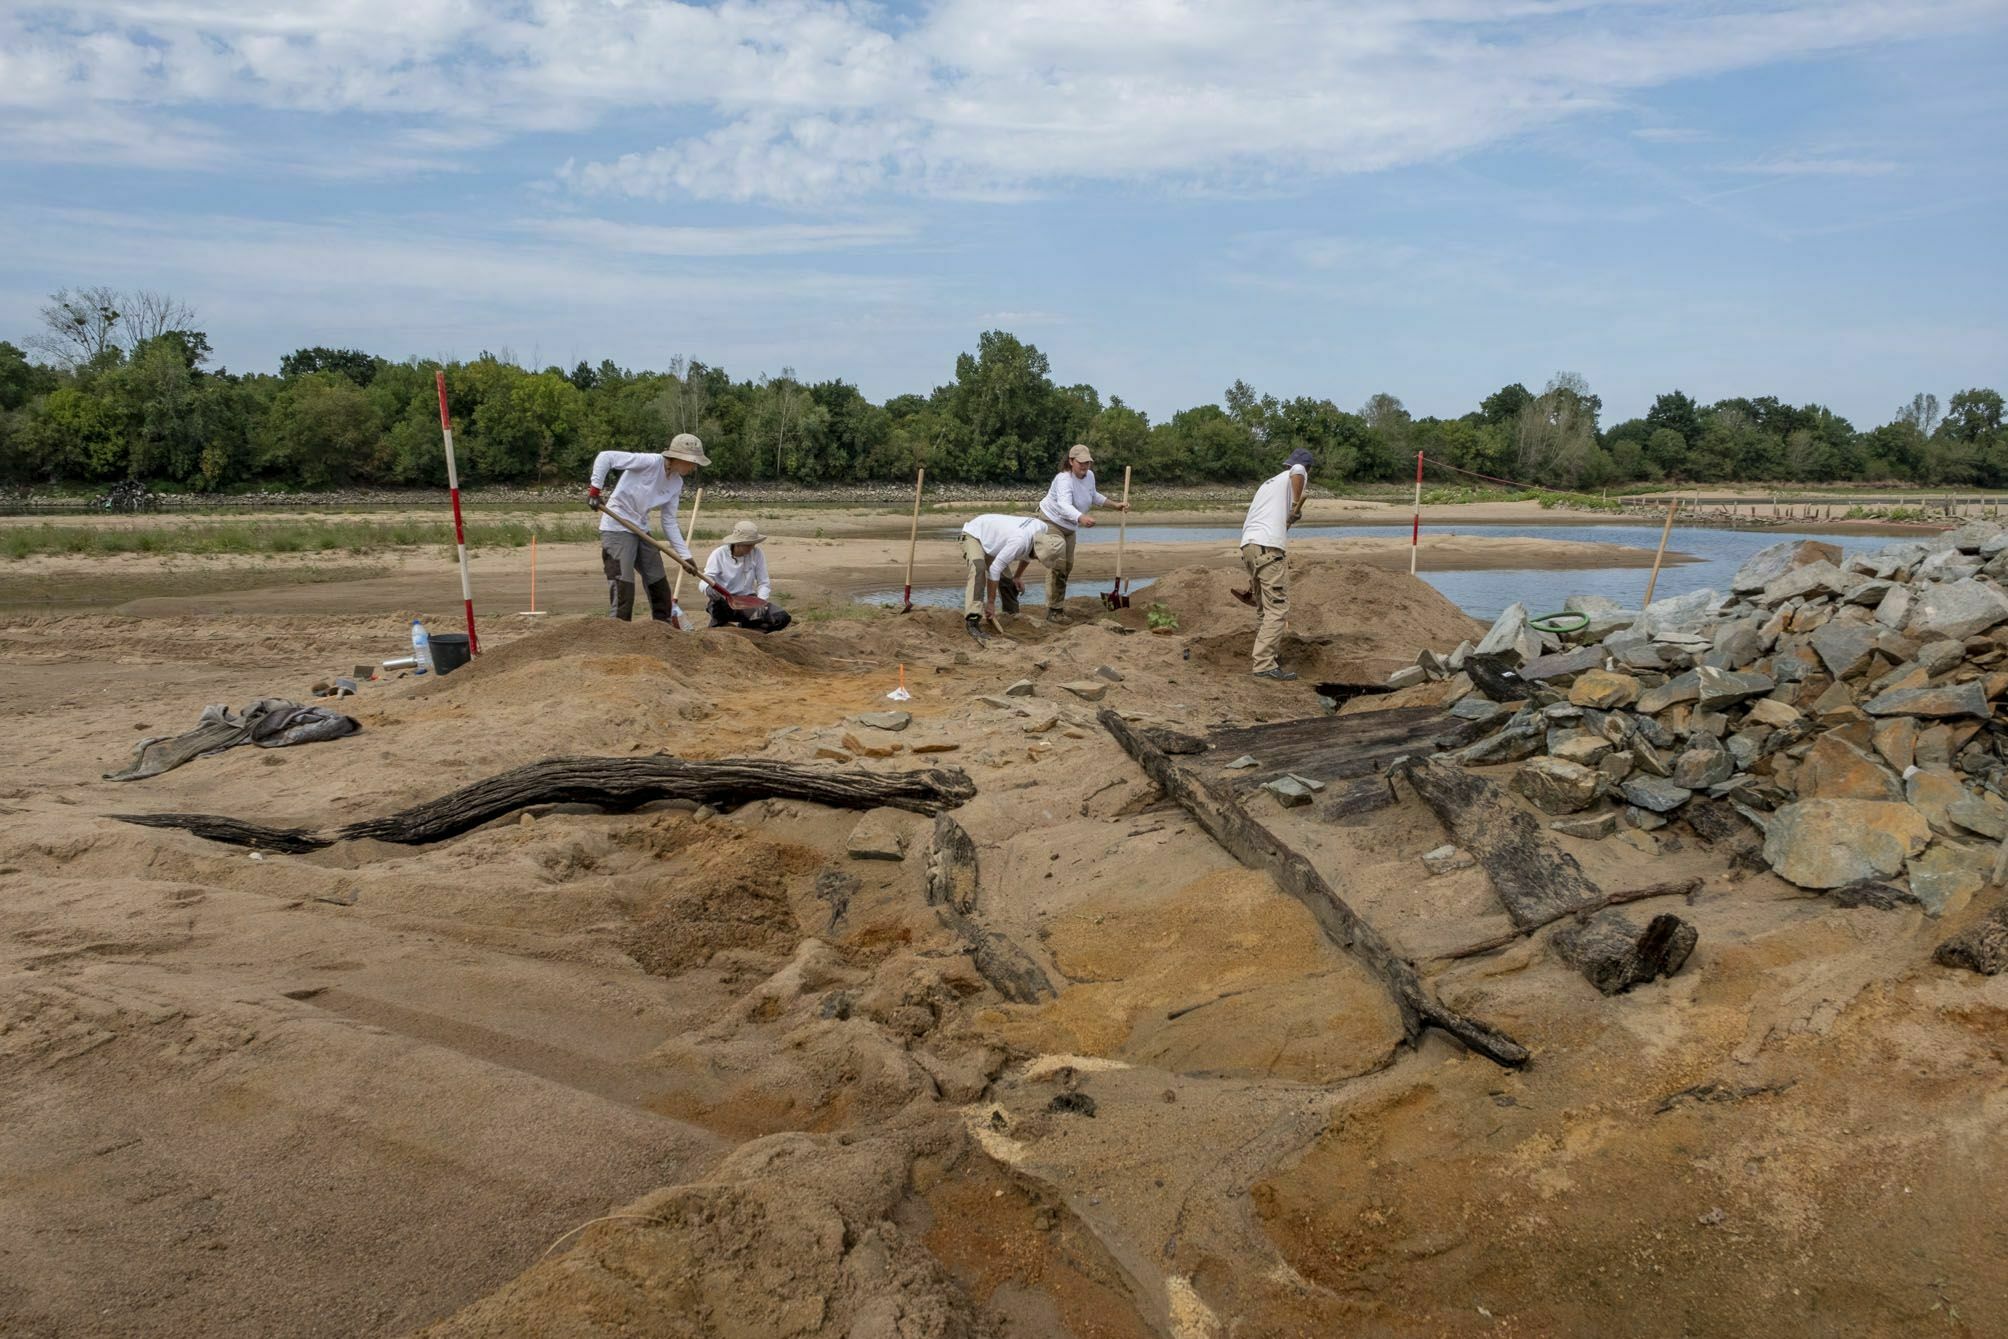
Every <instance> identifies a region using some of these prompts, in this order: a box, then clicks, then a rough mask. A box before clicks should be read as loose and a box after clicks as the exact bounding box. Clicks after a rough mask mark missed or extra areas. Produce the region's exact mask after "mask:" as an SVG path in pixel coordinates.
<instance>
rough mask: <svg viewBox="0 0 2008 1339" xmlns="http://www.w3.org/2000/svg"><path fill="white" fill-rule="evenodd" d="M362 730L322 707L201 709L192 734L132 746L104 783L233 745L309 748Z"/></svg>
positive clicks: (275, 702) (270, 700)
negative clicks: (130, 755) (127, 761)
mask: <svg viewBox="0 0 2008 1339" xmlns="http://www.w3.org/2000/svg"><path fill="white" fill-rule="evenodd" d="M360 729H362V726H361V725H360V724H358V723H357V721H356V719H355V717H353V716H344V715H342V714H341V713H340V712H337V711H331V710H329V709H328V708H327V707H303V706H301V705H300V704H299V703H297V702H289V701H287V700H286V699H285V698H280V697H261V698H259V699H258V700H257V701H256V702H253V703H252V704H251V705H250V706H248V707H246V708H244V710H243V711H242V712H241V713H236V714H233V713H232V712H231V710H230V708H229V706H227V705H226V704H224V703H221V702H217V703H213V704H211V705H210V706H207V707H204V708H203V709H202V716H201V718H200V719H199V720H198V721H197V722H196V726H195V728H194V729H193V730H190V731H188V732H187V733H185V734H179V735H157V736H155V737H154V738H152V739H142V740H141V741H140V742H139V743H138V744H136V745H134V746H133V760H132V764H131V765H130V766H128V767H127V768H125V770H123V771H119V772H106V773H105V780H107V781H141V780H144V779H145V778H147V777H150V776H159V775H160V774H161V773H162V772H171V771H173V770H174V769H175V768H177V767H179V766H181V765H182V764H183V763H185V762H188V761H189V760H190V759H193V758H200V757H204V756H206V755H208V754H212V753H221V752H223V751H224V750H225V749H232V748H236V747H237V746H238V745H239V744H256V745H257V746H258V747H259V748H261V749H282V748H286V747H288V746H290V745H293V744H313V743H317V742H319V741H321V740H323V739H340V738H341V737H342V736H343V735H352V734H354V733H356V731H358V730H360Z"/></svg>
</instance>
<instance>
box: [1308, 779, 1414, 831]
mask: <svg viewBox="0 0 2008 1339" xmlns="http://www.w3.org/2000/svg"><path fill="white" fill-rule="evenodd" d="M1395 803H1396V797H1395V793H1394V787H1392V786H1390V785H1389V784H1388V781H1387V778H1386V777H1384V776H1363V777H1359V778H1358V779H1356V780H1353V781H1348V782H1345V783H1344V784H1342V785H1338V786H1334V787H1332V794H1331V798H1330V799H1327V800H1326V801H1325V802H1324V803H1323V804H1320V805H1319V806H1318V807H1317V810H1316V812H1317V815H1318V817H1319V818H1321V819H1323V820H1324V821H1325V822H1327V823H1336V824H1338V825H1340V826H1341V827H1350V826H1352V825H1353V824H1355V823H1356V822H1358V821H1359V820H1360V819H1363V818H1365V817H1366V816H1367V815H1368V814H1372V813H1378V812H1379V811H1380V810H1382V809H1391V808H1393V807H1394V805H1395Z"/></svg>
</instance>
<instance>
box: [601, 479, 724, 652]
mask: <svg viewBox="0 0 2008 1339" xmlns="http://www.w3.org/2000/svg"><path fill="white" fill-rule="evenodd" d="M703 505H704V490H703V489H702V488H700V489H698V490H697V493H696V495H695V496H693V497H692V498H691V499H690V530H689V532H688V533H687V534H686V535H685V536H684V538H686V539H696V538H697V509H698V508H699V507H702V506H703ZM614 519H615V520H616V521H618V520H620V517H618V516H616V517H614ZM642 519H643V520H644V521H646V520H647V519H648V517H646V516H644V517H642ZM623 524H625V522H623ZM628 529H630V530H632V529H634V527H633V526H628ZM641 537H642V538H643V539H648V535H647V533H646V532H643V533H642V536H641ZM650 542H651V543H654V541H653V540H650ZM656 547H657V548H661V547H662V546H661V545H659V544H658V545H656ZM664 552H668V550H666V549H665V550H664ZM669 607H670V608H671V609H682V608H683V569H682V568H681V567H679V568H677V569H676V584H675V585H673V586H671V587H670V588H669ZM676 626H677V628H678V629H680V630H681V631H683V632H689V631H690V624H688V623H686V622H685V621H684V620H683V617H682V615H681V614H679V615H678V616H677V617H676Z"/></svg>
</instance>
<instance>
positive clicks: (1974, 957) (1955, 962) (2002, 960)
mask: <svg viewBox="0 0 2008 1339" xmlns="http://www.w3.org/2000/svg"><path fill="white" fill-rule="evenodd" d="M1931 960H1932V961H1933V962H1935V963H1937V964H1938V965H1939V966H1941V967H1963V968H1965V969H1966V970H1967V971H1969V972H1978V973H1980V974H1981V975H1982V976H1999V975H2000V974H2001V973H2002V972H2003V971H2004V970H2008V902H2003V903H2002V904H2001V905H2000V906H1998V907H1996V908H1994V910H1993V911H1991V912H1989V913H1988V916H1987V919H1986V920H1984V921H1982V922H1980V924H1978V925H1976V926H1973V927H1972V928H1971V929H1967V930H1962V931H1960V932H1959V933H1958V934H1956V935H1954V936H1952V938H1950V939H1948V940H1946V941H1945V942H1944V943H1943V944H1940V945H1939V946H1938V951H1937V952H1935V953H1933V954H1932V955H1931Z"/></svg>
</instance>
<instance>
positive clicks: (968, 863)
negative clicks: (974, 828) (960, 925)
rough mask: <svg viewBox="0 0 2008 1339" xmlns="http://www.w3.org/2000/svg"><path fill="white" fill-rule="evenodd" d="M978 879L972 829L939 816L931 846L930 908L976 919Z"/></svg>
mask: <svg viewBox="0 0 2008 1339" xmlns="http://www.w3.org/2000/svg"><path fill="white" fill-rule="evenodd" d="M977 875H978V867H977V862H976V843H975V842H974V841H973V840H971V838H970V836H969V831H968V829H966V828H964V827H963V826H962V825H961V824H960V823H958V822H956V821H955V820H954V819H953V818H950V817H949V816H948V815H947V814H936V815H935V818H934V835H933V836H932V837H931V838H929V840H928V844H927V901H928V904H929V905H930V906H937V907H953V908H955V909H956V910H957V911H959V912H961V913H962V914H963V915H965V916H973V915H975V914H976V891H977Z"/></svg>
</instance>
